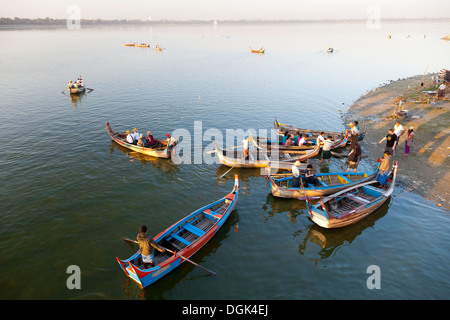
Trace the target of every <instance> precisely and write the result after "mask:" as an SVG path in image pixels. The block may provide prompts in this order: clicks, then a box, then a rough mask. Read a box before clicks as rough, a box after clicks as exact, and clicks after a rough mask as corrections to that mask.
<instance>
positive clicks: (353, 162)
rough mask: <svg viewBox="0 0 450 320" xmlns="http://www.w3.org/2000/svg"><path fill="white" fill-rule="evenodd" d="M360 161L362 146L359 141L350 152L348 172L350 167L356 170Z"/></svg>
mask: <svg viewBox="0 0 450 320" xmlns="http://www.w3.org/2000/svg"><path fill="white" fill-rule="evenodd" d="M359 161H361V147H360V145H359V143H357V144H355V145H354V146H353V147H352V150H351V151H350V153H349V154H348V168H347V172H349V171H350V169H354V171H355V172H356V168H357V167H358V164H359Z"/></svg>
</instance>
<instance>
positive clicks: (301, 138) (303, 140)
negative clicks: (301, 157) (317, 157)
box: [298, 133, 308, 147]
mask: <svg viewBox="0 0 450 320" xmlns="http://www.w3.org/2000/svg"><path fill="white" fill-rule="evenodd" d="M298 145H299V146H300V147H302V146H305V147H306V146H307V145H308V141H306V139H305V137H304V136H303V134H301V133H300V140H298Z"/></svg>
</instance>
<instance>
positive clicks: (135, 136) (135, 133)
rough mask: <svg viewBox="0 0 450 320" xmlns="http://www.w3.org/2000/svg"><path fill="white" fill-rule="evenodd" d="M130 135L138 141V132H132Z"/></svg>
mask: <svg viewBox="0 0 450 320" xmlns="http://www.w3.org/2000/svg"><path fill="white" fill-rule="evenodd" d="M131 136H132V137H133V139H134V140H136V141H138V140H139V138H140V137H141V136H140V135H139V132H134V133H132V134H131Z"/></svg>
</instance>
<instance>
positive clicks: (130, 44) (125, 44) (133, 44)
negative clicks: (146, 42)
mask: <svg viewBox="0 0 450 320" xmlns="http://www.w3.org/2000/svg"><path fill="white" fill-rule="evenodd" d="M123 45H124V46H125V47H134V46H136V43H134V42H133V43H124V44H123Z"/></svg>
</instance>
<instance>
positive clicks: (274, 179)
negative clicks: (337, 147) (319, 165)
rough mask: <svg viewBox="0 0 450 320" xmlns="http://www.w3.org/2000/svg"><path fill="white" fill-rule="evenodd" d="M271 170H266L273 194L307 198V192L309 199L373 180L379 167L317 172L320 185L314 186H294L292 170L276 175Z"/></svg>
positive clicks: (301, 181) (301, 178)
mask: <svg viewBox="0 0 450 320" xmlns="http://www.w3.org/2000/svg"><path fill="white" fill-rule="evenodd" d="M270 172H271V170H266V173H267V176H266V178H267V182H268V185H269V188H270V191H271V192H272V195H273V196H275V197H280V198H296V199H299V200H305V195H306V194H307V195H308V197H309V199H318V198H320V197H323V196H326V195H330V194H332V193H336V192H338V191H340V190H343V189H346V188H349V187H350V186H354V185H357V184H360V183H362V182H367V181H371V180H373V179H374V178H375V177H376V176H377V174H378V168H376V169H374V170H370V171H367V172H333V173H316V174H315V176H316V178H317V180H319V185H317V186H313V185H311V184H309V185H308V186H303V187H293V186H292V180H293V178H292V171H290V172H288V173H280V174H276V175H271V173H270ZM304 178H305V176H304V174H302V175H301V177H300V183H303V181H304V180H303V179H304Z"/></svg>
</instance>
